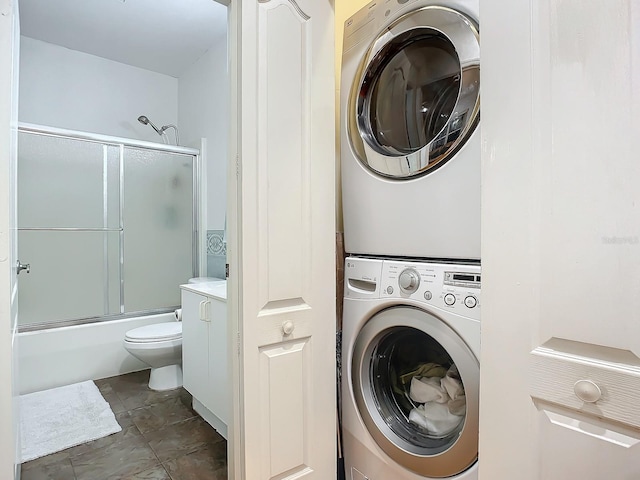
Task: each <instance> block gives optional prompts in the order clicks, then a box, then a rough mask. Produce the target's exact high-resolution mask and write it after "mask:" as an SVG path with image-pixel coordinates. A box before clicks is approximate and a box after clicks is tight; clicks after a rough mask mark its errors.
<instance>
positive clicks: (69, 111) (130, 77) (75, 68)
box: [19, 36, 178, 143]
mask: <svg viewBox="0 0 640 480" xmlns="http://www.w3.org/2000/svg"><path fill="white" fill-rule="evenodd" d="M19 102H20V103H19V105H20V111H19V120H20V121H21V122H28V123H36V124H40V125H48V126H53V127H59V128H67V129H71V130H80V131H85V132H94V133H101V134H105V135H114V136H119V137H126V138H134V139H139V140H148V141H152V142H158V143H162V140H161V138H160V137H159V136H158V134H157V133H155V131H154V130H153V129H152V128H151V127H150V126H148V125H146V126H145V125H142V124H141V123H139V122H138V121H137V118H138V117H139V116H140V115H146V116H147V117H149V119H150V120H151V121H152V122H153V123H155V124H156V125H158V126H161V125H166V124H170V123H173V124H177V122H178V80H177V79H176V78H173V77H170V76H168V75H162V74H160V73H155V72H151V71H149V70H144V69H141V68H137V67H132V66H129V65H125V64H123V63H118V62H114V61H112V60H106V59H104V58H100V57H96V56H94V55H89V54H86V53H82V52H77V51H75V50H69V49H68V48H64V47H60V46H57V45H53V44H50V43H46V42H42V41H40V40H34V39H32V38H28V37H24V36H23V37H21V47H20V100H19ZM170 133H172V131H171V132H170Z"/></svg>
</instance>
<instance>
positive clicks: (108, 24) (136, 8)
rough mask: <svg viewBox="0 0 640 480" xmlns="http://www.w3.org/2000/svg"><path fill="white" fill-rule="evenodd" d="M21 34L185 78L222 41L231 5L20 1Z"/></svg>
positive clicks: (188, 0)
mask: <svg viewBox="0 0 640 480" xmlns="http://www.w3.org/2000/svg"><path fill="white" fill-rule="evenodd" d="M20 30H21V32H20V33H21V34H22V35H25V36H27V37H31V38H35V39H37V40H42V41H45V42H49V43H53V44H56V45H61V46H63V47H67V48H70V49H72V50H78V51H80V52H85V53H89V54H92V55H97V56H99V57H103V58H108V59H110V60H115V61H116V62H121V63H125V64H127V65H133V66H136V67H140V68H144V69H146V70H151V71H154V72H158V73H163V74H166V75H170V76H172V77H179V76H180V75H181V74H182V73H183V72H184V71H185V70H186V69H187V68H188V67H189V66H190V65H192V64H193V63H195V62H196V60H198V59H199V58H200V57H201V56H202V55H203V54H204V53H205V52H206V51H207V50H208V49H209V47H210V46H211V45H212V44H213V43H214V42H216V41H225V38H226V32H227V7H225V6H223V5H221V4H219V3H217V2H215V1H214V0H20Z"/></svg>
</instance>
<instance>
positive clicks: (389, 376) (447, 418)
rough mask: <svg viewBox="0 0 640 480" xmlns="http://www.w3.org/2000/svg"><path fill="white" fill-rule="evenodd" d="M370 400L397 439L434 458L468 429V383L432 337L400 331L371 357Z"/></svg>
mask: <svg viewBox="0 0 640 480" xmlns="http://www.w3.org/2000/svg"><path fill="white" fill-rule="evenodd" d="M369 377H370V379H371V396H372V400H373V403H374V404H375V405H376V408H377V410H378V413H379V415H380V417H381V418H384V419H385V420H386V422H387V425H388V426H389V428H390V429H391V430H392V431H393V432H394V433H395V434H396V435H398V437H400V438H402V439H404V440H405V441H406V442H408V443H411V444H412V445H414V446H415V447H416V451H422V452H423V453H428V454H430V455H436V454H438V453H441V452H442V451H444V450H447V449H448V448H449V447H450V446H451V445H453V443H455V441H456V440H457V439H458V436H459V434H460V430H462V426H463V425H464V420H465V416H466V407H467V400H466V395H465V389H464V383H463V382H462V379H461V378H460V373H459V372H458V368H457V367H456V364H455V362H454V361H453V359H452V358H451V356H450V355H449V354H448V353H447V352H446V351H445V350H444V348H442V346H441V345H440V344H439V343H438V342H437V341H435V340H434V339H433V338H432V337H430V336H429V335H427V334H426V333H424V332H421V331H418V330H415V329H413V328H396V329H393V330H391V331H389V332H388V333H386V335H384V336H383V337H382V338H381V339H380V341H379V342H378V343H377V345H376V346H375V347H374V348H373V349H372V351H371V361H370V362H369Z"/></svg>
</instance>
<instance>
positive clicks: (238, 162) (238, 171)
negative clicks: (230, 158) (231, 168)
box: [236, 154, 240, 177]
mask: <svg viewBox="0 0 640 480" xmlns="http://www.w3.org/2000/svg"><path fill="white" fill-rule="evenodd" d="M239 176H240V155H237V154H236V177H239Z"/></svg>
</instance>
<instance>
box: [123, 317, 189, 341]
mask: <svg viewBox="0 0 640 480" xmlns="http://www.w3.org/2000/svg"><path fill="white" fill-rule="evenodd" d="M124 339H125V341H126V342H131V343H157V342H164V341H168V340H180V339H182V323H181V322H166V323H157V324H154V325H146V326H144V327H138V328H134V329H133V330H129V331H128V332H127V333H126V335H125V337H124Z"/></svg>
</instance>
